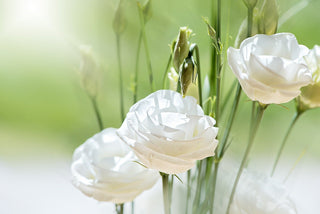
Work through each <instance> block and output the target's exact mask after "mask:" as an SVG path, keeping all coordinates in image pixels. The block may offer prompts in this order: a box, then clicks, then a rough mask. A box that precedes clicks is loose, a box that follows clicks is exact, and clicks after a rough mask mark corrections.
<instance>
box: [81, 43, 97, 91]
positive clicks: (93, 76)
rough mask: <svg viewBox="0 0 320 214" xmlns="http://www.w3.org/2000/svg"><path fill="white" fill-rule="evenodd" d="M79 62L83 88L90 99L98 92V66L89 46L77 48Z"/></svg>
mask: <svg viewBox="0 0 320 214" xmlns="http://www.w3.org/2000/svg"><path fill="white" fill-rule="evenodd" d="M79 51H80V54H81V62H80V67H79V73H80V77H81V83H82V86H83V88H84V89H85V90H86V92H87V93H88V94H89V96H91V97H95V96H96V95H97V91H98V86H97V85H98V66H97V62H96V60H95V57H94V54H93V52H92V48H91V46H87V45H81V46H79Z"/></svg>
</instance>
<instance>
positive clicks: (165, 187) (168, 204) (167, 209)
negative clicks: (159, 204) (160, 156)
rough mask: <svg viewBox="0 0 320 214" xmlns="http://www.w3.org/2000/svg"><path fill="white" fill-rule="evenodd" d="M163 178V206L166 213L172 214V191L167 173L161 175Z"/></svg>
mask: <svg viewBox="0 0 320 214" xmlns="http://www.w3.org/2000/svg"><path fill="white" fill-rule="evenodd" d="M161 176H162V194H163V205H164V213H165V214H170V213H171V209H170V207H171V201H170V190H169V187H170V186H169V175H168V174H165V173H161Z"/></svg>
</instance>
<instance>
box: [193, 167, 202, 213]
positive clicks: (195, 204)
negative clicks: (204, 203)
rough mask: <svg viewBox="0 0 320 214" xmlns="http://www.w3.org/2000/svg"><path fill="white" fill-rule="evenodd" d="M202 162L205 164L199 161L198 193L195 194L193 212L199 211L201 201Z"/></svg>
mask: <svg viewBox="0 0 320 214" xmlns="http://www.w3.org/2000/svg"><path fill="white" fill-rule="evenodd" d="M202 164H203V161H199V167H198V176H197V187H196V193H195V196H194V201H193V206H192V213H196V212H197V209H198V207H199V203H200V193H201V174H202Z"/></svg>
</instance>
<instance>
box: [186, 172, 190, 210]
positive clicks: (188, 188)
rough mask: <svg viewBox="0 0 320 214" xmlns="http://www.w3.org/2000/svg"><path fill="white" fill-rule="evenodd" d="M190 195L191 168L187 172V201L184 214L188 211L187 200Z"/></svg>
mask: <svg viewBox="0 0 320 214" xmlns="http://www.w3.org/2000/svg"><path fill="white" fill-rule="evenodd" d="M190 195H191V169H190V170H188V172H187V203H186V214H188V211H189V200H190Z"/></svg>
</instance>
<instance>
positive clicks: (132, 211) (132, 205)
mask: <svg viewBox="0 0 320 214" xmlns="http://www.w3.org/2000/svg"><path fill="white" fill-rule="evenodd" d="M131 214H134V201H132V202H131Z"/></svg>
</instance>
